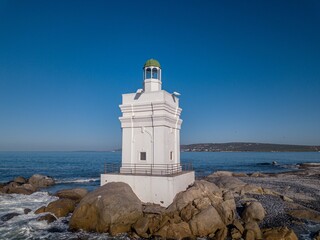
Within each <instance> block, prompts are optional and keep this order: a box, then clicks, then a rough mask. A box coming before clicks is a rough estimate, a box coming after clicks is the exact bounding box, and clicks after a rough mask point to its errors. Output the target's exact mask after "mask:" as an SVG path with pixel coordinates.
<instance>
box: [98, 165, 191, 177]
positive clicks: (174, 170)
mask: <svg viewBox="0 0 320 240" xmlns="http://www.w3.org/2000/svg"><path fill="white" fill-rule="evenodd" d="M192 170H193V167H192V163H180V164H179V163H177V164H126V163H123V164H120V163H105V165H104V173H105V174H107V173H118V174H130V175H158V176H164V175H175V174H179V173H181V172H185V171H192Z"/></svg>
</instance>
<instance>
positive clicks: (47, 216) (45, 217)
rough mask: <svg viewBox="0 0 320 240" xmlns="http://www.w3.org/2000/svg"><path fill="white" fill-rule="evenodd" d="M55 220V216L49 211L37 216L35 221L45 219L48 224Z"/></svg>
mask: <svg viewBox="0 0 320 240" xmlns="http://www.w3.org/2000/svg"><path fill="white" fill-rule="evenodd" d="M56 220H57V218H56V217H55V216H53V215H52V214H50V213H48V214H46V215H44V216H41V217H38V218H37V221H47V223H48V224H49V223H52V222H54V221H56Z"/></svg>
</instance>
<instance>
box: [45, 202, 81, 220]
mask: <svg viewBox="0 0 320 240" xmlns="http://www.w3.org/2000/svg"><path fill="white" fill-rule="evenodd" d="M74 209H75V201H73V200H71V199H58V200H56V201H53V202H51V203H49V205H48V206H47V207H46V208H45V212H50V213H53V214H54V215H55V216H56V217H57V218H61V217H66V216H68V214H69V213H72V212H73V211H74Z"/></svg>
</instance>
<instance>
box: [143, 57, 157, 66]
mask: <svg viewBox="0 0 320 240" xmlns="http://www.w3.org/2000/svg"><path fill="white" fill-rule="evenodd" d="M150 66H152V67H159V68H161V66H160V63H159V62H158V61H157V60H155V59H153V58H151V59H149V60H148V61H146V63H145V64H144V67H150Z"/></svg>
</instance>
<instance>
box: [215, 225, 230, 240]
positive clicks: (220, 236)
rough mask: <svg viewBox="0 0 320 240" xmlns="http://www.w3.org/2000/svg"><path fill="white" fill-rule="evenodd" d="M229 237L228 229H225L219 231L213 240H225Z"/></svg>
mask: <svg viewBox="0 0 320 240" xmlns="http://www.w3.org/2000/svg"><path fill="white" fill-rule="evenodd" d="M227 236H228V228H227V227H224V228H222V229H219V230H218V231H217V232H216V233H215V234H214V237H213V240H225V239H227Z"/></svg>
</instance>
